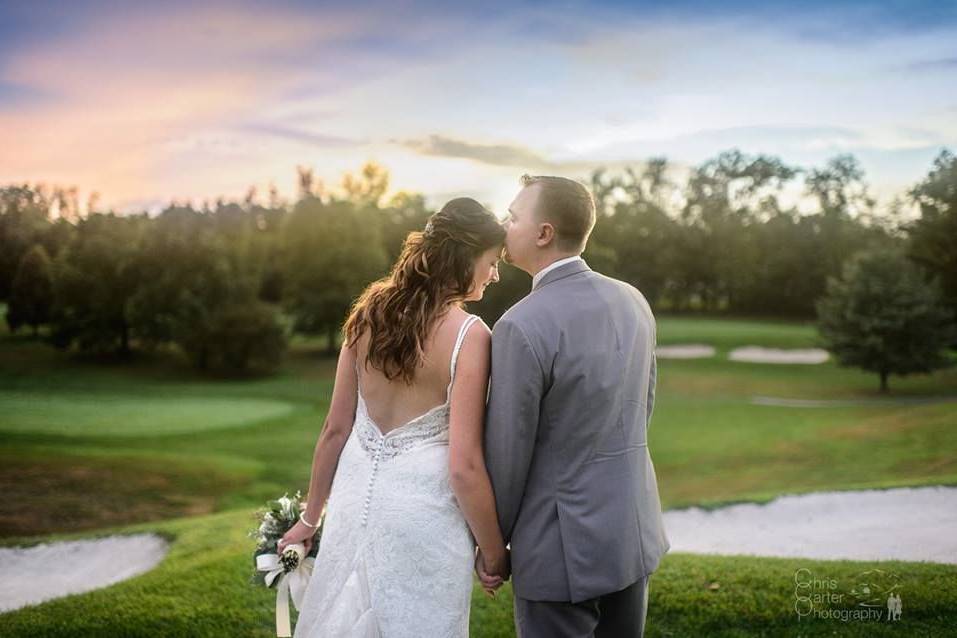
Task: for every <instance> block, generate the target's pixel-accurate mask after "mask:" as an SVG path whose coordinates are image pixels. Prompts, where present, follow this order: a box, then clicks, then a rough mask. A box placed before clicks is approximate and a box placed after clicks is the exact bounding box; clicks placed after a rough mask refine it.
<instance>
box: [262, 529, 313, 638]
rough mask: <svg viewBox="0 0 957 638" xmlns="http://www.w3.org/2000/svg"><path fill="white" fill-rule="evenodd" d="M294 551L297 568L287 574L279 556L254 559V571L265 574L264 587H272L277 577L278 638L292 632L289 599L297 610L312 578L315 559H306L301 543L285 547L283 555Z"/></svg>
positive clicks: (290, 634)
mask: <svg viewBox="0 0 957 638" xmlns="http://www.w3.org/2000/svg"><path fill="white" fill-rule="evenodd" d="M291 551H294V552H295V553H296V555H297V556H298V557H299V560H298V562H297V567H296V568H295V569H293V570H291V571H289V572H286V571H285V568H284V567H283V564H282V562H281V561H280V556H279V554H260V555H259V556H257V557H256V569H258V570H259V571H261V572H266V574H265V576H264V578H265V580H266V586H267V587H272V583H273V581H274V580H276V578H277V577H278V579H279V581H278V584H277V585H276V587H277V591H276V636H279V637H280V638H289V637H290V636H292V631H291V629H290V626H289V598H290V597H291V598H292V604H293V605H295V606H296V610H299V608H300V605H302V598H303V596H305V595H306V585H308V584H309V577H310V576H312V568H313V567H314V566H315V563H316V559H315V558H313V557H311V556H310V557H309V558H306V557H305V556H306V548H305V546H304V545H303V544H302V543H293V544H292V545H289V546H287V547H286V548H285V549H284V550H283V553H287V552H291Z"/></svg>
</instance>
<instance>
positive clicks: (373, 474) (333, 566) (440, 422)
mask: <svg viewBox="0 0 957 638" xmlns="http://www.w3.org/2000/svg"><path fill="white" fill-rule="evenodd" d="M478 318H479V317H478V316H476V315H469V317H468V319H466V320H465V322H463V324H462V327H461V328H459V333H458V336H457V337H456V340H455V347H454V348H453V350H452V359H451V363H450V381H449V386H448V388H447V389H446V393H445V395H446V397H445V403H443V404H442V405H437V406H435V407H434V408H432V409H430V410H429V411H428V412H426V413H424V414H422V415H420V416H417V417H415V418H414V419H412V420H411V421H408V422H407V423H405V424H403V425H401V426H399V427H398V428H395V429H393V430H390V431H389V432H387V433H386V434H385V435H383V434H382V430H381V428H379V427H378V426H377V425H376V424H375V422H373V420H372V418H371V417H370V416H369V411H368V408H367V407H366V404H365V400H364V399H363V398H362V391H361V389H360V390H359V392H358V399H357V407H356V418H355V423H354V424H353V427H352V433H351V434H350V435H349V438H348V440H347V441H346V444H345V446H344V447H343V449H342V453H341V455H340V457H339V464H338V466H337V468H336V474H335V477H334V478H333V481H332V487H331V489H330V492H329V500H328V502H327V503H326V513H325V519H324V522H323V532H322V538H321V539H320V542H319V550H318V554H317V556H316V562H315V566H314V568H313V572H312V576H311V578H310V580H309V584H308V586H307V588H306V593H305V596H304V598H303V601H302V605H301V609H300V610H299V619H298V621H297V623H296V630H295V633H294V638H307V637H310V638H319V637H323V638H339V637H343V638H345V637H357V638H378V637H380V636H381V637H383V638H400V637H404V636H409V637H410V638H411V637H414V638H424V637H428V638H449V637H460V636H468V632H469V603H470V600H471V593H472V565H473V559H474V554H473V551H474V546H475V543H474V539H473V537H472V533H471V530H470V529H469V527H468V523H467V522H466V520H465V517H464V515H463V514H462V511H461V510H460V509H459V506H458V502H457V501H456V499H455V495H454V493H453V492H452V488H451V486H450V485H449V470H448V466H449V443H448V442H449V406H450V398H451V392H452V383H453V382H454V381H455V362H456V359H457V358H458V354H459V348H460V347H461V346H462V340H463V339H464V337H465V333H466V331H467V330H468V328H469V326H470V325H471V324H472V323H473V322H474V321H475V320H476V319H478ZM358 372H359V370H358V365H357V366H356V374H358ZM360 386H361V384H360Z"/></svg>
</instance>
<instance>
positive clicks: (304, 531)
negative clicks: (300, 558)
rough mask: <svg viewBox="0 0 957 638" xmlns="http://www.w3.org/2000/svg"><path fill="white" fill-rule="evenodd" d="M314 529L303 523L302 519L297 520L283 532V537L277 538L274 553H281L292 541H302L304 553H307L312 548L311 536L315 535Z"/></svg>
mask: <svg viewBox="0 0 957 638" xmlns="http://www.w3.org/2000/svg"><path fill="white" fill-rule="evenodd" d="M315 533H316V530H315V529H313V528H311V527H309V526H307V525H305V524H304V523H303V522H302V521H299V522H298V523H296V524H295V525H293V526H292V528H290V530H289V531H288V532H286V533H285V534H283V537H282V538H280V539H279V542H278V543H276V553H277V554H280V555H281V554H282V550H284V549H285V548H286V547H288V546H289V545H292V544H294V543H302V544H303V545H304V546H305V548H306V555H307V556H308V555H309V552H310V551H311V550H312V543H313V540H314V539H313V536H315Z"/></svg>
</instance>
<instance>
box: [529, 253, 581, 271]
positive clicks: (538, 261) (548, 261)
mask: <svg viewBox="0 0 957 638" xmlns="http://www.w3.org/2000/svg"><path fill="white" fill-rule="evenodd" d="M579 256H580V254H579V253H559V252H548V253H543V254H541V255H536V258H535V263H534V264H532V267H531V268H530V270H529V272H528V274H530V275H531V276H532V277H534V276H535V275H537V274H538V273H539V272H540V271H542V270H544V269H545V268H547V267H548V266H550V265H552V264H554V263H555V262H556V261H558V260H559V259H565V258H566V257H579Z"/></svg>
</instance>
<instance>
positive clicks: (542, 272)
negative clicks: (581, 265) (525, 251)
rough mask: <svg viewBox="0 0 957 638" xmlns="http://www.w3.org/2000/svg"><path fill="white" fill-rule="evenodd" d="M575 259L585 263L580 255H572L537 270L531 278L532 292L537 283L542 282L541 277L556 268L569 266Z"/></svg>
mask: <svg viewBox="0 0 957 638" xmlns="http://www.w3.org/2000/svg"><path fill="white" fill-rule="evenodd" d="M576 259H578V260H581V261H585V260H584V259H582V257H581V255H572V256H571V257H563V258H562V259H559V260H557V261H553V262H552V263H550V264H548V265H547V266H545V267H544V268H542V269H541V270H539V271H538V272H537V273H535V276H534V277H532V290H535V287H536V286H537V285H538V282H540V281H541V280H542V277H544V276H545V273H547V272H549V271H550V270H554V269H556V268H558V267H559V266H563V265H565V264H570V263H572V262H573V261H575V260H576Z"/></svg>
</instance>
